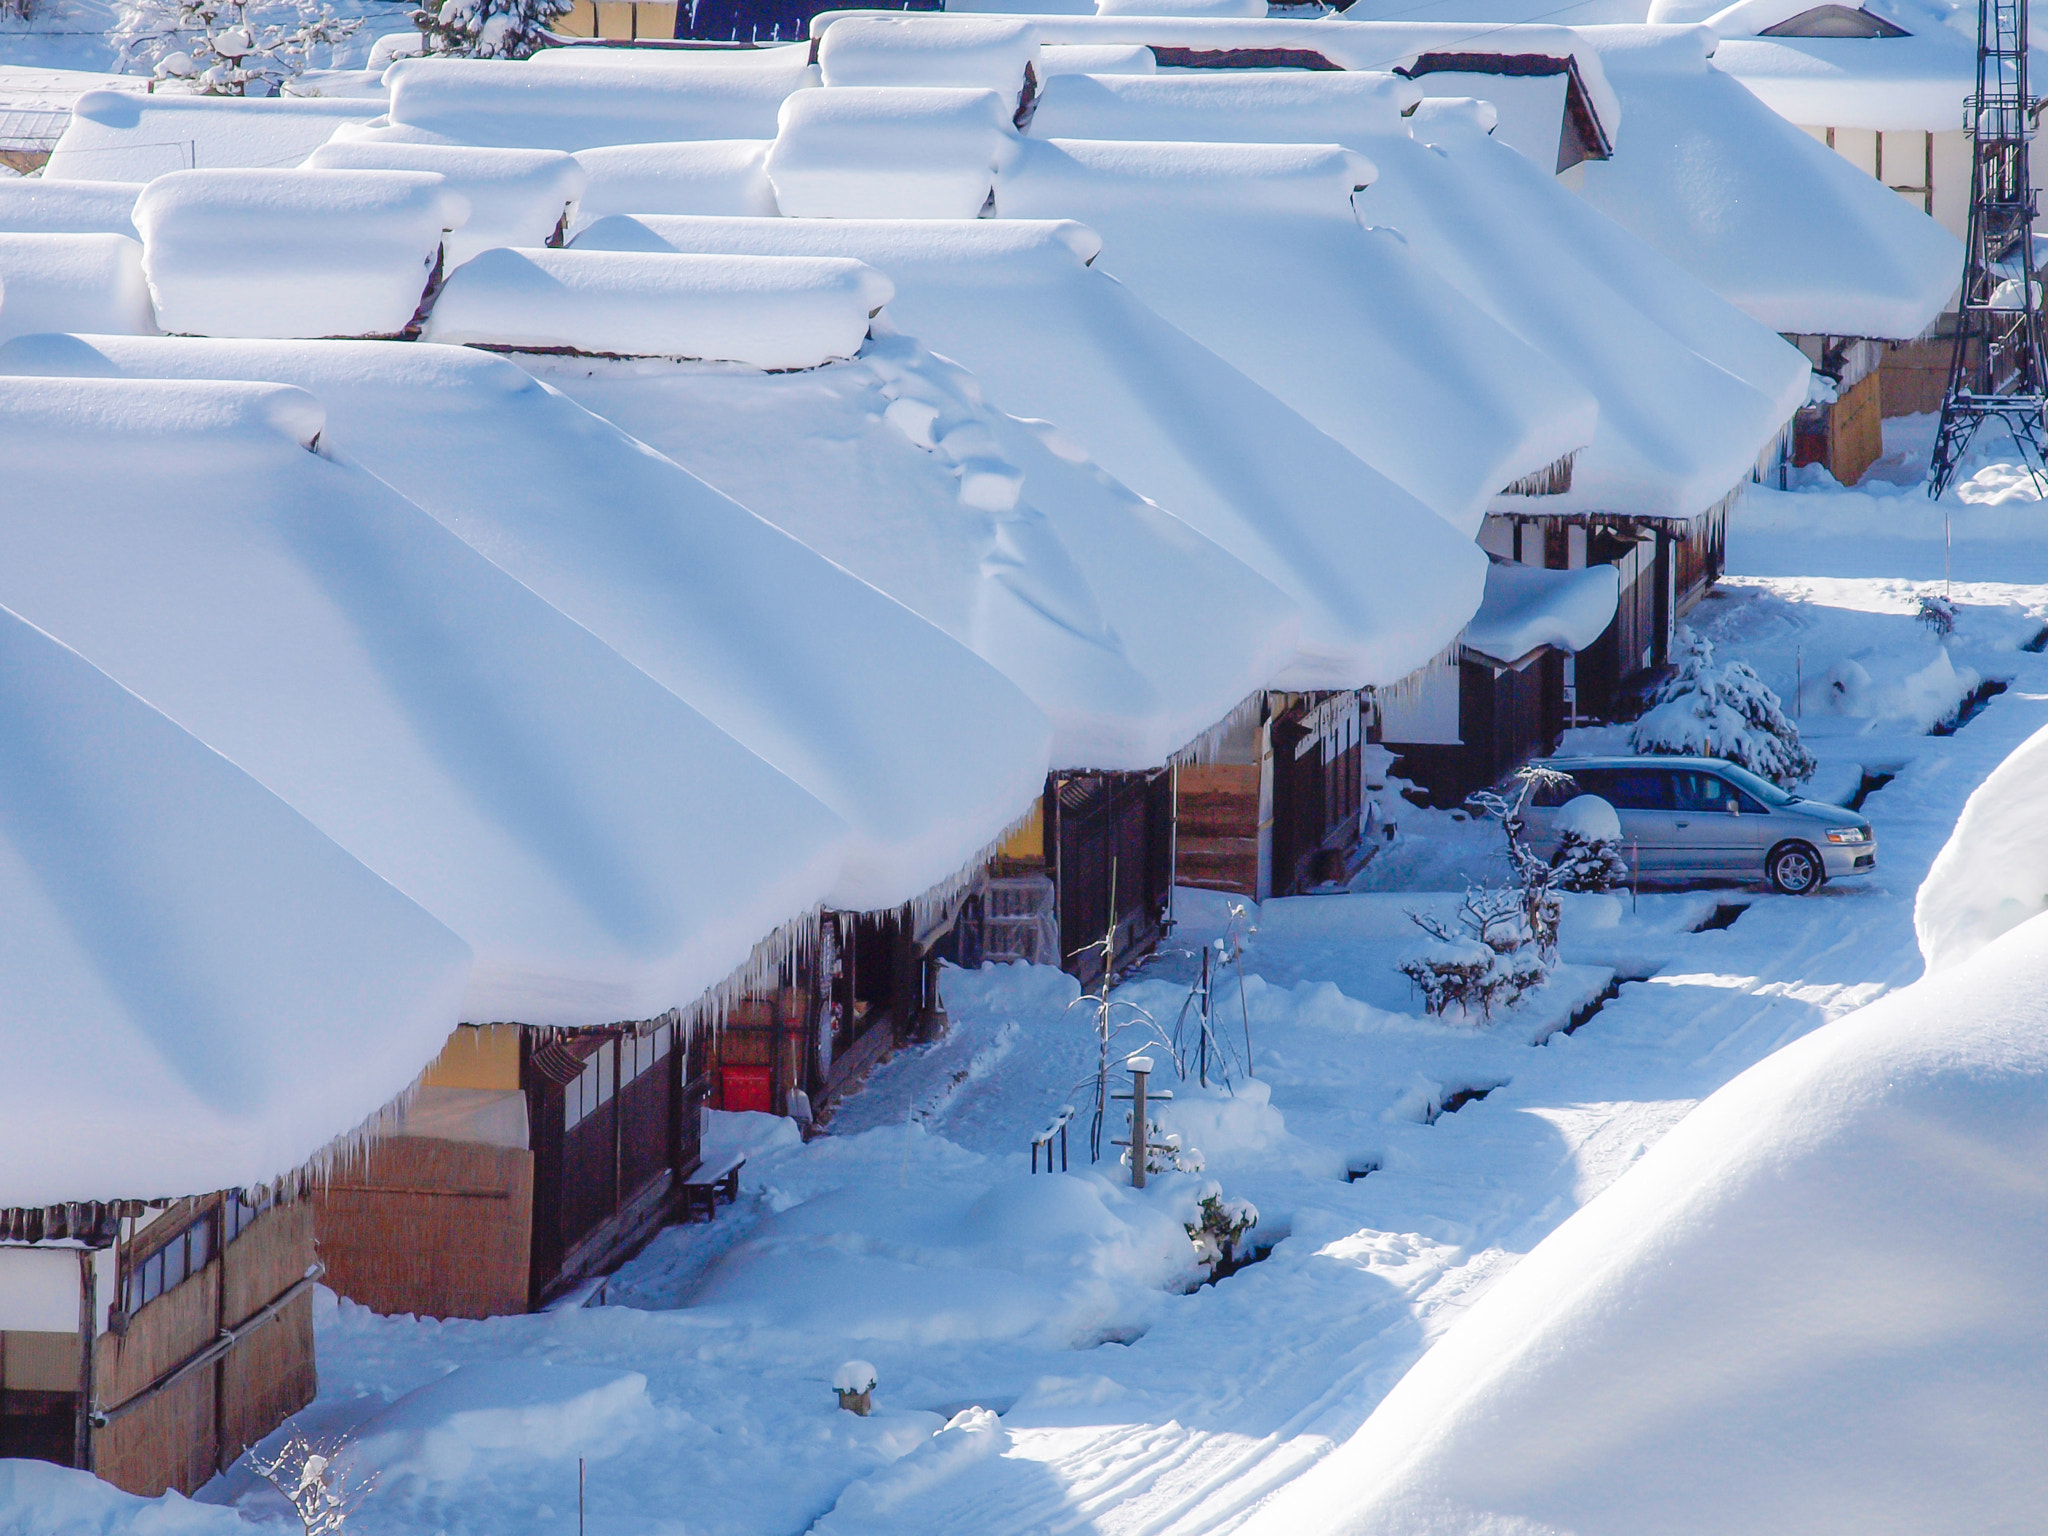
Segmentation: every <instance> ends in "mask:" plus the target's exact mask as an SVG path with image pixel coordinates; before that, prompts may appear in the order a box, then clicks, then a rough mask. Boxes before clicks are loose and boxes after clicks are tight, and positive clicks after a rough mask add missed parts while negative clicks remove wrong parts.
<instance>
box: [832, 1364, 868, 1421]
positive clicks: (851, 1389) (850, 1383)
mask: <svg viewBox="0 0 2048 1536" xmlns="http://www.w3.org/2000/svg"><path fill="white" fill-rule="evenodd" d="M877 1379H878V1378H877V1377H876V1375H875V1368H874V1367H873V1366H872V1365H869V1364H868V1363H867V1361H865V1360H849V1361H847V1362H846V1363H845V1364H844V1365H842V1366H840V1367H839V1369H838V1370H836V1371H834V1372H833V1373H832V1390H833V1391H834V1392H837V1393H838V1394H839V1406H840V1407H842V1408H844V1409H845V1410H846V1411H847V1412H848V1413H857V1414H859V1415H860V1416H861V1417H862V1418H866V1417H867V1416H868V1414H869V1413H871V1412H872V1411H873V1409H874V1405H875V1402H874V1391H875V1382H876V1381H877Z"/></svg>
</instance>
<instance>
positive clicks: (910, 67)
mask: <svg viewBox="0 0 2048 1536" xmlns="http://www.w3.org/2000/svg"><path fill="white" fill-rule="evenodd" d="M1037 62H1038V30H1037V28H1036V27H1035V26H1033V25H1032V23H1031V22H1030V21H1028V20H1025V19H1023V18H1021V17H1020V18H1011V17H1007V16H974V17H965V16H947V15H943V14H940V15H936V16H934V15H930V14H920V13H918V12H914V11H911V12H904V13H901V14H898V15H893V16H892V15H882V16H875V15H867V16H861V15H853V16H842V17H839V18H838V19H837V20H835V21H834V22H833V23H832V25H831V27H830V29H829V30H828V31H827V32H826V33H825V35H824V36H823V37H822V38H820V39H819V40H818V68H819V70H820V72H821V73H822V74H823V76H824V81H825V84H826V85H827V86H831V87H839V86H847V85H950V86H963V87H968V88H973V89H980V90H990V91H996V92H998V93H1000V94H1001V95H1002V96H1003V97H1004V98H1005V99H1006V100H1007V101H1008V102H1009V103H1010V108H1011V110H1012V111H1013V112H1014V111H1015V110H1016V108H1017V104H1018V102H1019V100H1020V99H1021V97H1022V96H1023V93H1024V72H1025V71H1026V70H1027V69H1031V70H1032V71H1033V73H1034V75H1035V74H1036V73H1037V71H1036V69H1035V66H1036V64H1037Z"/></svg>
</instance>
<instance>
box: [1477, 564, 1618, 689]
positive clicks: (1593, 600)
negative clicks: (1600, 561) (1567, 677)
mask: <svg viewBox="0 0 2048 1536" xmlns="http://www.w3.org/2000/svg"><path fill="white" fill-rule="evenodd" d="M1620 580H1621V578H1620V573H1619V572H1618V571H1616V570H1615V568H1614V567H1613V566H1611V565H1589V566H1585V567H1583V568H1581V569H1579V570H1575V571H1546V570H1541V569H1538V568H1537V567H1535V566H1530V565H1505V564H1501V563H1499V562H1495V563H1494V564H1492V565H1489V566H1488V567H1487V568H1486V597H1485V599H1484V601H1482V602H1481V603H1480V605H1479V611H1478V612H1477V613H1475V614H1474V615H1473V616H1472V623H1471V626H1470V627H1469V628H1468V629H1467V630H1466V631H1465V649H1466V650H1468V651H1477V652H1478V653H1479V654H1480V655H1482V656H1484V657H1486V658H1487V659H1488V660H1491V661H1497V662H1500V663H1501V664H1503V665H1512V664H1513V663H1515V662H1518V661H1520V660H1521V659H1522V658H1523V657H1525V656H1527V655H1529V654H1530V652H1532V651H1536V650H1540V649H1542V648H1543V647H1544V646H1550V647H1552V648H1554V649H1556V650H1560V651H1565V652H1571V653H1576V652H1579V651H1583V650H1584V649H1585V648H1586V647H1587V646H1589V645H1591V644H1592V643H1593V642H1594V641H1595V640H1598V639H1599V638H1600V636H1601V635H1602V634H1603V633H1605V631H1606V629H1607V626H1608V625H1609V624H1612V623H1613V622H1614V609H1615V605H1616V604H1617V603H1618V602H1619V601H1620V597H1621V586H1620Z"/></svg>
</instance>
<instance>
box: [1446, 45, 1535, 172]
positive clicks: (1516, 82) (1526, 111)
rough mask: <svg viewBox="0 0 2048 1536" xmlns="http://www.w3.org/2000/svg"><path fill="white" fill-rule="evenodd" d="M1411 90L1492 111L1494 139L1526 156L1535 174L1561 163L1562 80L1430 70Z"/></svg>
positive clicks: (1531, 76) (1451, 70) (1466, 71)
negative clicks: (1473, 103) (1478, 103)
mask: <svg viewBox="0 0 2048 1536" xmlns="http://www.w3.org/2000/svg"><path fill="white" fill-rule="evenodd" d="M1415 83H1416V85H1417V86H1419V87H1420V88H1421V90H1422V93H1423V95H1424V96H1425V97H1426V98H1428V99H1429V100H1432V101H1433V100H1436V99H1437V98H1439V97H1442V98H1446V99H1450V100H1458V101H1482V102H1484V103H1485V104H1486V105H1487V106H1488V107H1490V108H1492V109H1493V128H1492V133H1493V136H1494V138H1495V139H1497V140H1499V141H1500V142H1501V143H1503V144H1505V145H1507V146H1508V147H1509V148H1510V149H1513V150H1515V151H1517V152H1519V153H1520V154H1522V155H1524V156H1526V157H1527V158H1528V160H1529V162H1530V163H1531V164H1532V165H1534V166H1535V167H1536V168H1537V169H1538V170H1540V171H1546V172H1549V171H1554V170H1556V168H1557V163H1558V161H1559V160H1561V159H1563V158H1564V156H1563V149H1564V142H1565V136H1564V129H1565V111H1566V97H1567V94H1568V91H1569V87H1570V83H1571V82H1570V78H1569V77H1568V76H1565V75H1561V74H1558V75H1483V74H1479V73H1477V72H1476V71H1469V70H1456V69H1445V70H1432V71H1430V73H1428V74H1426V75H1424V76H1422V78H1421V79H1419V80H1417V81H1416V82H1415Z"/></svg>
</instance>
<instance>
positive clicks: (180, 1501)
mask: <svg viewBox="0 0 2048 1536" xmlns="http://www.w3.org/2000/svg"><path fill="white" fill-rule="evenodd" d="M0 1509H4V1510H6V1511H8V1514H9V1516H10V1517H11V1518H13V1519H15V1520H18V1521H19V1522H20V1529H22V1530H23V1531H64V1532H66V1533H69V1532H72V1531H78V1532H83V1533H89V1536H102V1533H106V1536H112V1533H114V1532H117V1531H118V1532H126V1531H131V1530H132V1531H137V1532H143V1533H146V1536H246V1533H247V1531H248V1529H249V1527H248V1523H247V1522H246V1521H245V1520H243V1519H242V1517H241V1515H240V1514H239V1513H238V1512H236V1511H235V1510H232V1509H223V1508H222V1507H221V1506H220V1505H218V1504H195V1503H193V1502H192V1500H190V1499H188V1498H186V1497H185V1496H184V1495H183V1494H179V1493H166V1494H162V1495H160V1496H159V1497H157V1498H154V1499H142V1498H137V1497H136V1496H135V1495H134V1494H132V1493H123V1492H122V1491H121V1490H120V1489H119V1488H116V1487H115V1486H114V1485H113V1484H112V1483H109V1482H105V1481H103V1480H102V1479H100V1478H97V1477H94V1476H93V1475H92V1474H91V1473H90V1472H75V1471H73V1470H72V1469H71V1468H69V1467H60V1466H58V1465H57V1464H56V1463H54V1462H49V1461H30V1460H27V1459H26V1458H21V1459H14V1458H9V1459H7V1460H4V1461H0Z"/></svg>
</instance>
